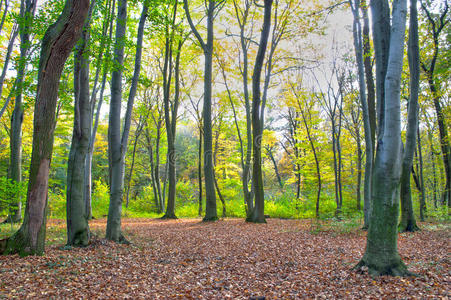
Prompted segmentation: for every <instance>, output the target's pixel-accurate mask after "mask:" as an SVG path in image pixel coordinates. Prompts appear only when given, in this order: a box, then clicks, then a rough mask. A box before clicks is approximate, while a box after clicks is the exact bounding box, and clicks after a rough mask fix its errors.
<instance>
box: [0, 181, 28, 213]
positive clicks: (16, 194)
mask: <svg viewBox="0 0 451 300" xmlns="http://www.w3.org/2000/svg"><path fill="white" fill-rule="evenodd" d="M26 193H27V183H26V182H14V181H12V180H11V179H9V178H7V177H0V215H5V216H6V215H8V214H9V213H10V212H11V209H12V205H13V204H15V203H17V199H25V196H26Z"/></svg>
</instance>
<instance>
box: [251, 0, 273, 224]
mask: <svg viewBox="0 0 451 300" xmlns="http://www.w3.org/2000/svg"><path fill="white" fill-rule="evenodd" d="M272 2H273V1H272V0H265V1H264V16H263V28H262V31H261V35H260V43H259V45H258V50H257V56H256V58H255V64H254V72H253V74H252V159H253V162H252V183H253V185H254V191H255V199H254V209H253V211H252V212H251V214H250V216H249V217H247V218H246V221H249V222H254V223H266V220H265V193H264V187H263V173H262V139H263V124H262V115H261V111H260V109H261V106H262V103H261V101H262V99H261V95H260V93H261V91H260V79H261V73H262V68H263V61H264V59H265V52H266V48H267V45H268V39H269V31H270V29H271V7H272Z"/></svg>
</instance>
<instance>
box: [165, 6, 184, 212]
mask: <svg viewBox="0 0 451 300" xmlns="http://www.w3.org/2000/svg"><path fill="white" fill-rule="evenodd" d="M176 15H177V2H176V3H175V4H174V11H173V19H172V23H171V26H172V28H169V24H168V25H167V27H166V49H165V59H164V68H163V88H164V99H163V101H164V119H165V124H166V136H167V143H168V163H169V165H168V182H169V186H168V189H169V190H168V201H167V206H166V212H165V214H164V216H163V217H162V218H163V219H177V216H176V215H175V196H176V184H177V178H176V173H175V172H176V164H177V154H176V152H175V128H176V126H175V125H176V121H177V111H176V108H175V107H177V106H178V101H179V86H178V85H179V82H178V81H179V80H178V78H179V72H180V51H181V47H182V42H179V47H178V49H177V58H176V63H175V71H174V72H175V74H174V77H175V81H176V82H175V89H176V92H175V95H174V101H173V102H172V103H171V100H170V91H171V79H172V68H173V65H172V53H173V51H172V46H173V45H172V44H173V42H174V30H175V28H174V26H175V19H176Z"/></svg>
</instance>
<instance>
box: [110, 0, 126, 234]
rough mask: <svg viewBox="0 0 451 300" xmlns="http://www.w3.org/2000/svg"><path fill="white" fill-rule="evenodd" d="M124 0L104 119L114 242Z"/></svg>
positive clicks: (117, 228) (118, 187)
mask: <svg viewBox="0 0 451 300" xmlns="http://www.w3.org/2000/svg"><path fill="white" fill-rule="evenodd" d="M126 22H127V0H119V1H118V10H117V19H116V39H115V44H114V58H113V66H114V67H113V72H112V75H111V99H110V115H109V122H108V161H109V168H108V171H109V172H108V173H109V183H110V205H109V208H108V219H107V229H106V238H107V239H109V240H112V241H116V242H122V241H125V238H124V237H123V236H122V232H121V211H122V187H123V186H122V183H123V176H124V165H123V163H122V151H123V150H122V149H121V148H122V145H121V105H122V71H123V65H124V45H125V26H126Z"/></svg>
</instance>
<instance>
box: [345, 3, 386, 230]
mask: <svg viewBox="0 0 451 300" xmlns="http://www.w3.org/2000/svg"><path fill="white" fill-rule="evenodd" d="M359 7H360V1H359V0H355V1H354V5H353V8H352V11H353V15H354V22H353V37H354V51H355V55H356V60H357V68H358V74H359V95H360V104H361V106H362V115H363V128H364V135H365V178H364V183H363V185H364V186H363V190H364V191H363V216H364V217H363V222H364V224H363V228H364V229H368V226H369V216H370V208H371V207H370V206H371V203H370V200H371V185H372V174H373V156H374V154H373V149H374V143H373V141H372V140H373V136H374V128H372V127H371V117H370V116H371V114H370V112H369V102H367V98H366V89H365V70H364V59H363V52H364V48H363V40H362V31H361V26H360V21H359V19H360V16H359ZM375 39H376V37H375ZM379 49H381V48H380V47H379ZM379 51H380V50H379ZM379 59H380V58H379ZM379 76H380V75H379ZM367 80H368V77H367ZM369 86H370V84H368V88H369ZM369 90H370V89H369Z"/></svg>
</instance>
